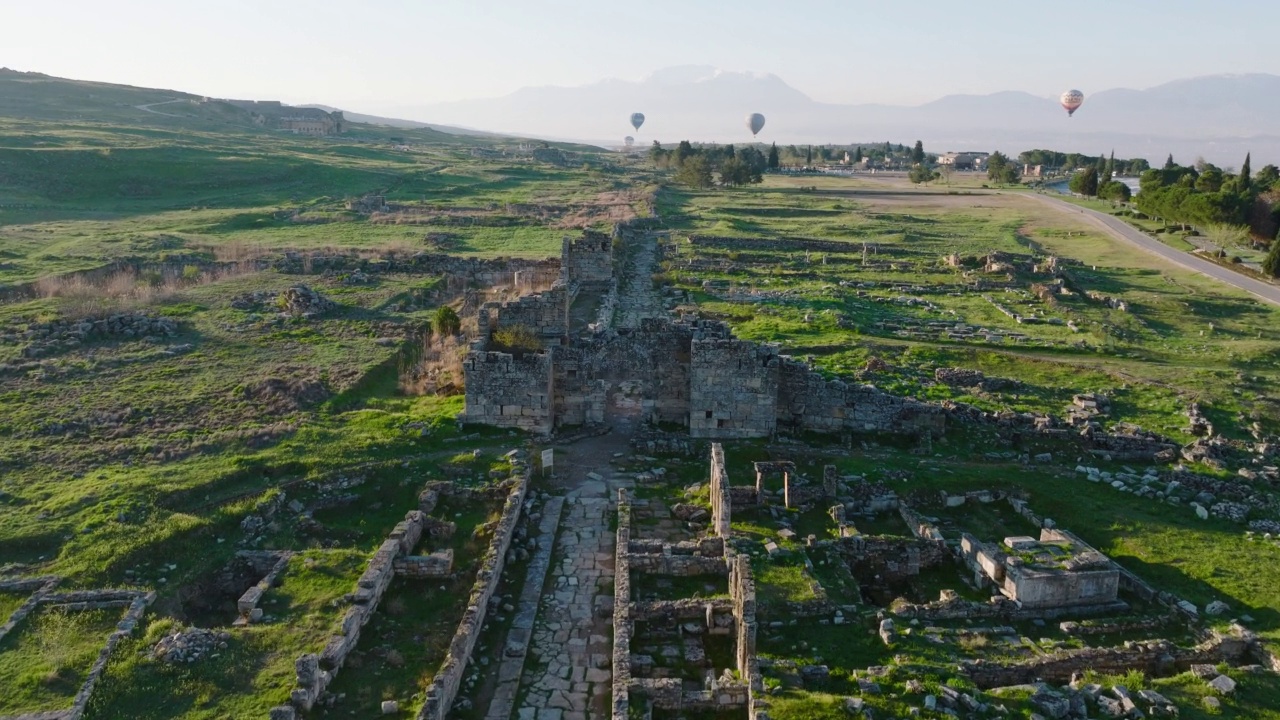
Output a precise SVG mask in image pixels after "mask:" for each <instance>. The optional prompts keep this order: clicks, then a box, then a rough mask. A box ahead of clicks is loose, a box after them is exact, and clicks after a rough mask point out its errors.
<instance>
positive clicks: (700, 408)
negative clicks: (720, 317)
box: [689, 340, 780, 438]
mask: <svg viewBox="0 0 1280 720" xmlns="http://www.w3.org/2000/svg"><path fill="white" fill-rule="evenodd" d="M690 365H691V366H690V378H689V434H690V435H691V436H693V437H706V438H752V437H767V436H770V435H772V434H773V432H774V429H775V428H776V426H777V414H778V413H777V407H778V372H779V367H780V361H779V358H778V354H777V351H776V350H775V349H774V348H771V347H769V346H765V345H758V344H756V343H753V342H747V341H744V340H695V341H694V342H693V347H692V357H691V363H690Z"/></svg>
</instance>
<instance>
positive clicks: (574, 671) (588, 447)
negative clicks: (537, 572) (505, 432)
mask: <svg viewBox="0 0 1280 720" xmlns="http://www.w3.org/2000/svg"><path fill="white" fill-rule="evenodd" d="M624 442H625V439H624V438H623V437H620V436H618V435H613V436H605V437H601V438H593V439H591V440H587V441H583V442H581V443H578V444H575V445H573V446H571V447H570V448H568V449H567V451H566V454H567V455H568V460H567V461H566V462H565V464H564V466H563V467H565V469H566V475H567V477H566V480H567V482H568V483H569V485H570V487H571V488H572V489H570V490H568V492H567V494H566V495H565V499H564V507H563V511H562V512H561V517H560V535H559V539H558V540H557V541H556V545H555V549H554V552H553V555H552V558H553V564H552V566H551V576H550V579H549V581H548V584H547V588H546V591H545V592H544V593H543V596H542V602H541V604H540V606H539V608H538V618H537V622H536V623H535V625H534V631H533V640H532V642H531V644H530V647H529V655H530V657H529V658H528V659H527V660H526V661H525V667H524V677H523V680H522V682H521V689H520V692H519V693H517V696H516V697H517V698H519V699H520V705H519V707H518V709H517V717H519V718H520V720H589V719H594V718H601V719H603V718H607V717H608V716H609V702H608V698H609V691H610V683H611V680H612V675H611V673H610V657H611V645H612V642H613V637H612V630H611V629H610V627H609V617H611V607H612V602H613V564H614V559H613V546H614V534H613V530H612V529H611V523H610V521H609V518H610V517H611V516H612V514H613V513H614V512H615V511H616V510H615V506H614V503H613V498H614V497H615V496H616V493H617V490H616V488H618V487H629V486H630V484H631V483H630V481H629V480H625V479H622V478H621V477H615V475H614V473H613V470H612V468H610V467H609V463H608V459H609V457H610V455H611V452H610V451H613V450H620V449H621V448H623V447H625V445H624V444H622V443H624ZM490 720H497V718H495V717H494V716H493V715H492V711H491V713H490Z"/></svg>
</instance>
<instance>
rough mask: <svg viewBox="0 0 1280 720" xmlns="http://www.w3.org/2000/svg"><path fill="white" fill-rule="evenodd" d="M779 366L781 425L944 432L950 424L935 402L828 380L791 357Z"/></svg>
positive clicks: (820, 429) (836, 429)
mask: <svg viewBox="0 0 1280 720" xmlns="http://www.w3.org/2000/svg"><path fill="white" fill-rule="evenodd" d="M779 367H780V369H779V385H778V404H777V423H778V425H779V426H781V427H794V428H799V429H803V430H814V431H817V432H825V433H835V432H842V431H853V432H877V433H895V434H917V433H931V434H933V435H941V434H942V431H943V430H944V429H945V427H946V412H945V411H944V410H943V409H942V408H941V407H939V406H937V405H930V404H929V403H925V402H921V401H919V400H916V399H914V398H908V397H900V396H897V395H890V394H889V393H886V392H884V391H882V390H879V389H877V388H875V387H872V386H870V385H862V384H858V383H849V382H846V381H844V380H840V379H832V378H827V377H824V376H823V375H821V374H820V373H818V372H817V371H815V370H814V369H813V368H812V367H810V366H809V365H808V364H806V363H803V362H800V361H799V360H796V359H794V358H791V357H786V356H783V357H782V358H781V359H780V366H779Z"/></svg>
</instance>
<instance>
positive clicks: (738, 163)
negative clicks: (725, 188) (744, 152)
mask: <svg viewBox="0 0 1280 720" xmlns="http://www.w3.org/2000/svg"><path fill="white" fill-rule="evenodd" d="M750 182H753V179H752V172H751V166H750V165H748V164H747V163H746V162H743V161H742V160H741V159H739V158H730V159H728V160H726V161H724V163H723V164H722V165H720V184H721V185H746V184H747V183H750Z"/></svg>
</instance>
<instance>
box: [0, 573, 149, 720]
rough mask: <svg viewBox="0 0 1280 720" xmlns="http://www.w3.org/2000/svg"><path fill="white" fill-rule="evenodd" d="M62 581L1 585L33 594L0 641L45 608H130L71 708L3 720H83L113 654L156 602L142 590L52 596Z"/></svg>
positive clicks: (43, 579)
mask: <svg viewBox="0 0 1280 720" xmlns="http://www.w3.org/2000/svg"><path fill="white" fill-rule="evenodd" d="M60 581H61V578H58V577H55V576H52V575H49V576H42V577H34V578H18V579H10V580H2V581H0V589H3V590H6V591H9V592H18V593H21V592H31V593H32V594H31V596H30V597H28V598H27V600H26V602H24V603H23V604H22V605H21V606H19V607H18V609H17V610H15V611H13V613H12V614H11V615H10V616H9V618H8V619H7V621H6V622H5V624H4V625H3V626H0V638H2V637H4V635H6V634H8V632H9V631H10V630H12V629H13V628H14V626H16V625H17V624H18V623H19V622H21V621H22V620H23V619H24V618H25V617H27V616H28V615H29V614H30V613H31V612H33V611H34V610H35V609H36V608H37V607H38V606H40V605H42V604H44V605H48V606H50V607H54V608H57V609H59V610H62V611H66V612H83V611H85V610H102V609H108V608H127V609H126V610H125V613H124V617H123V618H122V619H121V620H120V622H119V623H118V624H117V625H116V629H115V630H114V631H113V632H112V633H111V634H110V635H108V636H107V639H106V642H105V643H104V644H103V646H102V648H101V649H100V650H99V651H98V656H97V657H96V658H95V659H94V661H93V665H91V666H90V668H89V672H88V673H87V674H86V675H85V678H84V680H82V681H81V683H80V688H79V690H78V691H77V692H76V695H75V698H73V699H72V701H71V707H69V708H67V709H65V710H56V711H50V712H40V713H33V714H26V715H16V716H5V718H4V720H80V718H82V717H84V713H85V709H86V708H87V707H88V705H89V699H90V698H92V697H93V691H94V688H95V687H97V685H98V680H100V679H101V678H102V673H103V672H105V671H106V669H107V662H108V661H109V660H110V659H111V654H112V653H113V652H115V649H116V645H119V644H120V641H121V640H123V639H124V638H125V637H128V636H129V635H131V634H132V633H133V630H134V628H136V627H137V626H138V622H139V621H141V619H142V615H143V614H144V613H145V612H146V611H147V606H149V605H150V604H151V603H152V602H154V601H155V598H156V594H155V593H154V592H143V591H139V590H111V589H103V590H75V591H71V592H63V593H55V592H53V589H54V588H55V587H56V586H57V585H58V583H59V582H60Z"/></svg>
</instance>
